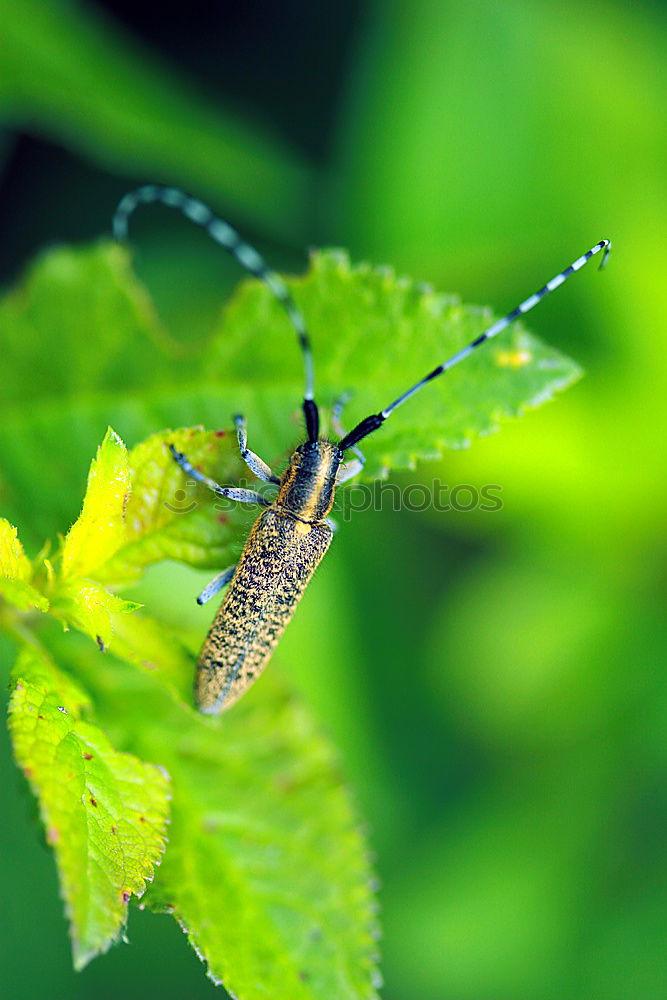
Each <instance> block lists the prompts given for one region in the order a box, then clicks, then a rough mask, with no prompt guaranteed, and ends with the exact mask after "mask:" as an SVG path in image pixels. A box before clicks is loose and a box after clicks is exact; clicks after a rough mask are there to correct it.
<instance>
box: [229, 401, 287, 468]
mask: <svg viewBox="0 0 667 1000" xmlns="http://www.w3.org/2000/svg"><path fill="white" fill-rule="evenodd" d="M234 424H235V425H236V434H237V436H238V440H239V450H240V452H241V458H242V459H243V461H244V462H245V464H246V465H247V466H248V468H249V469H250V471H251V472H252V474H253V476H257V478H258V479H262V480H263V481H264V482H265V483H276V484H278V483H280V480H279V479H278V477H277V476H275V475H274V474H273V472H271V469H270V468H269V466H268V465H267V464H266V462H264V461H262V459H261V458H260V457H259V455H256V454H255V452H254V451H250V449H249V448H248V431H247V428H246V420H245V417H243V416H241V414H240V413H237V414H236V415H235V416H234Z"/></svg>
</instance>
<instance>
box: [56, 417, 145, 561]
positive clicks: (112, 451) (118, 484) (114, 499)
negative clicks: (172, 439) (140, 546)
mask: <svg viewBox="0 0 667 1000" xmlns="http://www.w3.org/2000/svg"><path fill="white" fill-rule="evenodd" d="M129 493H130V472H129V467H128V460H127V450H126V448H125V445H124V444H123V442H122V441H121V439H120V438H119V437H118V435H117V434H116V433H115V432H114V431H113V430H112V429H111V428H110V427H109V429H108V430H107V433H106V436H105V438H104V441H103V442H102V444H101V445H100V447H99V448H98V450H97V457H96V458H95V459H93V463H92V465H91V467H90V472H89V474H88V486H87V489H86V496H85V499H84V502H83V510H82V511H81V515H80V517H79V519H78V520H77V521H76V523H75V524H73V525H72V527H71V528H70V530H69V533H68V535H67V538H66V539H65V543H64V545H63V550H62V560H61V565H60V573H61V577H62V579H63V580H71V579H73V578H74V579H75V578H77V577H88V576H90V575H94V574H95V571H96V570H98V569H99V568H100V567H101V566H104V564H105V563H106V562H108V560H109V559H110V558H111V556H112V555H113V554H114V553H115V552H116V551H117V550H118V549H119V548H120V546H121V545H122V544H123V541H124V539H125V522H124V514H125V505H126V504H127V501H128V498H129Z"/></svg>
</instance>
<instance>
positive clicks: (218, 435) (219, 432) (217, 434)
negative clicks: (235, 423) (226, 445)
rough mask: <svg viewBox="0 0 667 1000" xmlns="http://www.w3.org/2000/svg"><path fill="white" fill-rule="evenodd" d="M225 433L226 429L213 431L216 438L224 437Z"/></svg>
mask: <svg viewBox="0 0 667 1000" xmlns="http://www.w3.org/2000/svg"><path fill="white" fill-rule="evenodd" d="M226 434H227V431H216V432H215V436H216V437H217V438H223V437H225V436H226Z"/></svg>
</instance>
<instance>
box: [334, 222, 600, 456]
mask: <svg viewBox="0 0 667 1000" xmlns="http://www.w3.org/2000/svg"><path fill="white" fill-rule="evenodd" d="M601 250H603V251H604V254H603V256H602V261H601V262H600V270H602V268H603V267H604V266H605V264H606V263H607V258H608V257H609V254H610V252H611V242H610V241H609V240H600V242H599V243H596V244H595V246H594V247H591V249H590V250H587V251H586V253H585V254H583V255H582V256H581V257H578V258H577V259H576V260H575V261H574V263H572V264H570V266H569V267H566V268H565V270H564V271H561V272H560V273H559V274H557V275H556V276H555V277H554V278H552V279H551V280H550V281H547V283H546V285H543V286H542V288H540V290H539V291H538V292H535V293H534V294H533V295H531V296H530V297H529V298H527V299H525V300H524V301H523V302H522V303H521V304H520V305H518V306H517V307H516V309H512V311H511V312H509V313H507V315H506V316H504V317H503V318H502V319H499V320H496V322H495V323H493V325H492V326H490V327H489V328H488V329H487V330H485V331H484V333H481V334H480V335H479V337H476V338H475V340H473V341H472V342H471V343H470V344H468V345H467V347H462V348H461V350H460V351H457V352H456V354H453V355H452V357H451V358H449V359H448V360H447V361H444V362H443V363H442V364H441V365H438V367H437V368H434V369H433V371H432V372H429V373H428V375H425V376H424V377H423V378H421V379H420V380H419V382H415V384H414V385H413V386H411V387H410V388H409V389H406V391H405V392H404V393H402V394H401V395H400V396H399V397H398V399H395V400H394V402H393V403H390V404H389V406H387V407H385V409H384V410H381V411H380V413H373V414H371V416H370V417H365V418H364V419H363V420H362V421H361V422H360V423H358V424H357V426H356V427H354V428H353V429H352V430H351V431H350V432H349V434H346V435H345V437H344V438H343V440H342V441H341V442H340V448H341V450H342V451H345V450H346V449H347V448H352V447H354V445H355V444H357V443H358V442H359V441H361V440H362V438H365V437H366V436H367V435H368V434H372V433H373V431H375V430H377V429H378V427H380V426H381V425H382V424H383V423H384V421H385V420H386V419H387V417H388V416H389V415H390V414H391V413H393V412H394V410H395V409H396V407H397V406H400V405H401V403H404V402H405V401H406V399H409V398H410V396H414V394H415V393H416V392H419V390H420V389H421V388H422V386H424V385H426V384H427V383H428V382H431V381H432V380H433V379H434V378H437V377H438V375H443V374H444V373H445V372H448V371H449V370H450V368H453V367H454V365H457V364H458V363H459V361H463V359H464V358H467V357H468V355H469V354H471V353H472V352H473V351H474V350H475V348H476V347H480V346H481V345H482V344H483V343H485V341H487V340H491V338H492V337H496V336H497V335H498V334H499V333H501V332H502V331H503V330H505V329H506V328H507V327H508V326H509V325H510V323H513V322H514V320H515V319H518V318H519V316H523V315H524V314H525V313H527V312H530V310H531V309H533V308H534V307H535V306H536V305H537V303H538V302H541V301H542V299H543V298H544V297H545V296H547V295H548V294H549V292H553V291H555V289H556V288H558V287H559V286H560V285H562V284H563V283H564V282H565V281H567V279H568V278H569V277H570V275H572V274H574V272H575V271H580V270H581V268H582V267H583V266H584V264H586V263H587V262H588V261H589V260H590V259H591V257H594V256H595V255H596V254H597V253H599V252H600V251H601Z"/></svg>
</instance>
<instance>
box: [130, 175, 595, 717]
mask: <svg viewBox="0 0 667 1000" xmlns="http://www.w3.org/2000/svg"><path fill="white" fill-rule="evenodd" d="M150 202H161V203H162V204H164V205H168V206H170V207H172V208H177V209H179V210H180V211H181V212H183V214H184V215H186V216H187V217H188V218H189V219H190V220H191V221H192V222H195V223H196V224H197V225H199V226H202V227H203V228H204V229H205V230H206V231H207V232H208V234H209V235H210V236H211V237H212V238H213V239H214V240H215V241H216V243H218V244H220V246H222V247H224V249H225V250H228V251H229V252H230V253H231V254H232V255H233V256H234V257H235V258H236V260H237V261H238V262H239V264H241V266H242V267H244V268H245V269H246V270H247V271H249V272H250V273H251V274H253V275H255V277H257V278H260V279H261V280H262V281H264V282H266V284H267V285H268V287H269V288H270V289H271V291H272V292H273V294H274V295H275V296H276V297H277V298H278V299H279V301H280V302H281V303H282V305H283V306H284V308H285V310H286V311H287V314H288V316H289V318H290V320H291V322H292V325H293V327H294V329H295V331H296V334H297V338H298V342H299V345H300V347H301V351H302V354H303V359H304V366H305V393H304V398H303V415H304V419H305V426H306V440H305V441H304V442H303V444H300V445H299V446H298V448H297V449H296V450H295V451H294V453H293V455H292V456H291V458H290V462H289V466H288V468H287V470H286V471H285V473H284V474H283V475H282V476H281V477H278V476H276V475H274V473H273V472H272V471H271V469H270V468H269V466H268V465H267V464H266V463H265V462H263V461H262V459H261V458H259V456H258V455H256V454H255V453H254V452H252V451H250V450H249V449H248V447H247V434H246V423H245V419H244V418H243V417H242V416H240V415H237V416H235V417H234V423H235V425H236V430H237V434H238V443H239V448H240V451H241V455H242V457H243V459H244V461H245V462H246V464H247V466H248V468H249V469H250V471H251V472H252V473H253V475H254V476H256V477H257V478H258V479H260V480H263V481H264V482H267V483H273V484H275V485H276V486H277V487H278V492H277V493H276V495H275V497H274V499H273V500H270V499H267V497H265V496H263V495H262V494H261V493H258V492H256V491H254V490H246V489H240V488H235V487H226V486H220V485H219V484H218V483H216V482H215V481H214V480H212V479H209V478H208V476H205V475H203V474H202V473H201V472H199V470H198V469H195V468H194V467H193V465H192V464H191V463H190V462H189V461H188V459H187V457H186V456H185V455H184V454H182V453H181V452H179V451H177V450H176V448H174V446H173V445H170V448H171V452H172V454H173V456H174V459H175V461H176V462H177V463H178V465H179V466H180V467H181V468H182V469H183V471H184V472H186V473H187V474H188V475H189V476H191V477H192V478H193V479H196V480H198V481H199V482H202V483H204V484H205V485H206V486H208V487H209V488H210V489H211V490H213V492H214V493H216V494H218V496H223V497H227V498H229V499H231V500H237V501H239V502H241V503H250V504H257V505H259V506H261V507H264V508H265V509H264V510H263V512H262V513H261V514H260V516H259V518H258V519H257V521H256V522H255V524H254V525H253V527H252V529H251V531H250V534H249V535H248V538H247V540H246V543H245V546H244V548H243V551H242V553H241V557H240V559H239V561H238V563H237V564H236V565H235V566H230V567H229V568H228V569H226V570H224V571H223V572H222V573H220V574H219V575H218V576H216V577H215V579H214V580H212V581H211V583H210V584H209V585H208V586H207V587H206V588H205V589H204V590H203V591H202V593H201V594H200V595H199V597H198V598H197V600H198V602H199V603H200V604H204V603H205V602H206V601H208V600H210V598H211V597H213V596H214V595H215V594H217V593H218V592H219V591H220V590H221V589H222V588H223V587H224V586H225V585H227V584H229V586H228V587H227V591H226V593H225V596H224V599H223V601H222V604H221V606H220V609H219V611H218V613H217V615H216V617H215V620H214V622H213V624H212V626H211V628H210V630H209V633H208V636H207V637H206V640H205V642H204V646H203V648H202V651H201V654H200V656H199V662H198V667H197V677H196V684H195V691H196V698H197V704H198V706H199V708H200V709H201V711H202V712H207V713H216V712H221V711H223V710H225V709H227V708H229V706H230V705H232V704H233V703H234V702H235V701H237V700H238V699H239V698H240V697H241V695H242V694H243V693H244V692H245V691H246V690H247V689H248V688H249V687H250V685H251V684H252V683H253V682H254V681H255V680H256V679H257V677H258V676H259V674H260V673H261V672H262V670H263V669H264V667H265V666H266V664H267V662H268V660H269V658H270V656H271V653H272V652H273V649H274V648H275V646H276V643H277V642H278V640H279V638H280V636H281V635H282V633H283V631H284V629H285V627H286V625H287V624H288V622H289V621H290V619H291V617H292V615H293V614H294V611H295V608H296V605H297V603H298V602H299V599H300V598H301V595H302V594H303V592H304V590H305V588H306V585H307V584H308V582H309V580H310V578H311V576H312V575H313V573H314V571H315V569H316V568H317V566H318V565H319V563H320V561H321V559H322V557H323V556H324V554H325V552H326V551H327V549H328V548H329V545H330V544H331V539H332V537H333V530H334V527H333V523H332V521H331V520H330V518H329V516H328V515H329V512H330V511H331V508H332V506H333V502H334V493H335V490H336V487H337V486H340V485H341V483H344V482H347V481H348V480H349V479H351V478H352V477H353V476H356V475H358V474H359V473H360V472H361V470H362V468H363V466H364V456H363V454H362V453H361V451H360V450H359V448H358V444H359V442H360V441H362V440H363V438H365V437H367V435H369V434H372V433H373V431H376V430H377V429H378V428H379V427H380V426H381V425H382V424H383V423H384V421H385V420H386V419H387V417H389V416H390V415H391V414H392V413H393V411H394V410H395V409H396V408H397V407H398V406H400V405H401V404H402V403H404V402H405V401H406V400H407V399H409V398H410V396H412V395H414V394H415V393H416V392H418V391H419V389H421V388H422V386H424V385H426V383H427V382H431V381H432V380H433V379H435V378H437V377H438V376H439V375H442V374H443V373H444V372H446V371H449V369H450V368H453V367H454V365H456V364H458V363H459V361H462V360H463V359H464V358H466V357H467V356H468V355H469V354H470V353H471V352H472V351H474V350H475V348H477V347H479V346H480V345H481V344H483V343H484V342H485V341H487V340H490V339H491V338H492V337H495V336H496V335H497V334H499V333H500V332H501V330H504V329H505V328H506V327H507V326H509V324H510V323H511V322H512V321H513V320H515V319H517V318H518V317H519V316H523V315H524V313H527V312H528V311H529V310H530V309H532V308H533V307H534V306H536V305H537V303H538V302H540V301H541V300H542V299H543V298H544V297H545V295H548V294H549V292H552V291H554V289H556V288H558V287H559V286H560V285H562V284H563V282H564V281H566V280H567V278H569V277H570V275H571V274H574V272H575V271H578V270H580V268H582V267H583V266H584V264H586V263H587V261H589V260H590V259H591V257H594V256H595V254H597V253H599V252H600V251H603V257H602V263H601V265H600V266H601V267H602V266H604V264H605V262H606V260H607V257H608V255H609V251H610V249H611V243H610V242H609V240H600V242H599V243H596V244H595V246H594V247H592V248H591V249H590V250H588V251H587V252H586V253H585V254H583V255H582V256H581V257H578V258H577V260H575V261H574V262H573V263H572V264H570V266H569V267H566V268H565V270H563V271H561V272H560V273H559V274H557V275H556V276H555V277H554V278H552V279H551V280H550V281H548V282H547V283H546V285H544V286H543V287H542V288H540V290H539V291H537V292H535V293H534V294H533V295H531V296H530V297H529V298H527V299H525V300H524V301H523V302H522V303H521V304H520V305H518V306H517V307H516V308H515V309H513V310H512V311H511V312H509V313H508V314H507V315H506V316H505V317H504V318H503V319H500V320H498V321H497V322H495V323H494V324H493V325H492V326H490V327H489V328H488V329H487V330H485V331H484V333H481V334H480V335H479V336H478V337H477V338H476V339H475V340H473V341H472V342H471V343H470V344H468V346H467V347H464V348H462V349H461V350H459V351H457V353H456V354H454V355H453V356H452V357H450V358H449V359H448V360H447V361H445V362H443V363H442V364H440V365H438V366H437V367H436V368H434V369H433V371H431V372H429V373H428V374H427V375H425V376H424V377H423V378H421V379H420V380H419V381H418V382H416V383H415V384H414V385H412V386H411V387H410V388H409V389H407V390H406V391H405V392H404V393H402V394H401V395H400V396H399V397H398V398H397V399H395V400H394V402H393V403H391V404H390V405H389V406H387V407H386V408H385V409H384V410H381V411H380V412H379V413H373V414H371V415H370V416H368V417H365V418H364V420H362V421H361V422H360V423H359V424H357V426H356V427H354V428H353V429H352V430H351V431H350V432H349V433H347V434H346V433H345V432H344V431H343V429H342V427H341V426H340V415H341V411H342V407H343V404H344V401H345V400H344V397H343V398H341V399H340V400H339V401H338V402H337V403H336V405H335V406H334V414H333V426H334V431H335V433H336V434H337V435H338V438H339V440H338V441H328V440H325V439H323V438H320V436H319V411H318V408H317V404H316V403H315V391H314V372H313V355H312V351H311V346H310V338H309V336H308V332H307V329H306V323H305V320H304V318H303V316H302V314H301V312H300V311H299V309H298V308H297V306H296V304H295V302H294V300H293V299H292V296H291V295H290V292H289V290H288V288H287V286H286V284H285V282H284V281H283V280H282V278H280V277H279V276H278V275H277V274H276V273H275V272H274V271H271V270H270V269H269V268H268V267H267V265H266V264H265V263H264V260H263V259H262V257H261V256H260V255H259V253H258V252H257V251H256V250H255V249H254V248H253V247H251V246H250V245H249V244H248V243H246V242H244V241H243V240H242V239H241V237H240V236H239V235H238V233H237V232H236V231H235V230H234V229H233V228H232V227H231V226H230V225H229V224H228V223H226V222H223V220H222V219H219V218H217V217H216V216H215V215H214V214H213V212H212V211H211V210H210V209H209V208H208V206H206V205H205V204H204V203H203V202H201V201H199V200H197V199H196V198H191V197H190V196H189V195H187V194H185V193H184V192H182V191H179V190H178V189H177V188H172V187H159V186H157V185H153V184H147V185H145V186H144V187H140V188H138V189H137V190H136V191H132V192H130V193H129V194H127V195H125V197H124V198H123V199H122V201H121V202H120V204H119V206H118V209H117V210H116V214H115V216H114V219H113V230H114V236H115V237H116V239H119V240H122V239H125V238H126V236H127V224H128V219H129V217H130V215H131V214H132V213H133V212H134V210H135V209H136V208H137V207H138V206H139V205H142V204H149V203H150ZM346 452H352V453H353V455H354V456H355V457H354V458H353V459H352V460H350V461H348V462H345V461H344V458H345V453H346Z"/></svg>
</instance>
